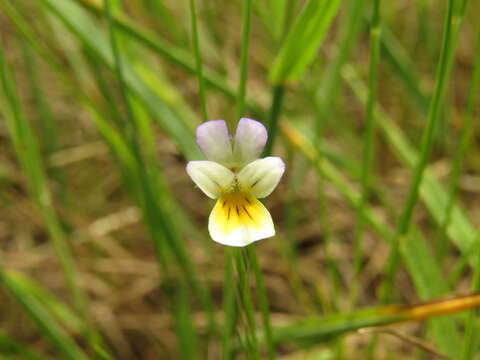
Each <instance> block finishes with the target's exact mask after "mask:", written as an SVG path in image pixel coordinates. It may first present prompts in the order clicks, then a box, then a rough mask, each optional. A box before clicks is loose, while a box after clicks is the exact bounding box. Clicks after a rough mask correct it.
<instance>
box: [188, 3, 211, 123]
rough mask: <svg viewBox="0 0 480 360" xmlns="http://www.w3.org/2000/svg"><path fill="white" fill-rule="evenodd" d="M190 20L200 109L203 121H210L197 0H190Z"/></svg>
mask: <svg viewBox="0 0 480 360" xmlns="http://www.w3.org/2000/svg"><path fill="white" fill-rule="evenodd" d="M189 4H190V20H191V27H192V43H193V52H194V54H195V64H196V73H197V81H198V90H199V95H200V109H201V112H202V119H203V121H208V111H207V98H206V90H205V80H204V78H203V65H202V55H201V51H200V39H199V34H198V26H197V20H198V18H197V5H196V3H195V0H190V2H189Z"/></svg>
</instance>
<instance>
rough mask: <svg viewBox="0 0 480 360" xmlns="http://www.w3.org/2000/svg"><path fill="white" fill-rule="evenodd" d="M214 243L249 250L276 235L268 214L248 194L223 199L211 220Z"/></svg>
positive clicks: (238, 194) (238, 193)
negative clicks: (262, 240) (243, 247)
mask: <svg viewBox="0 0 480 360" xmlns="http://www.w3.org/2000/svg"><path fill="white" fill-rule="evenodd" d="M209 230H210V235H211V236H212V238H213V240H215V241H217V242H219V243H222V244H226V245H231V246H246V245H248V244H250V243H252V242H254V241H257V240H260V239H264V238H267V237H271V236H273V235H275V230H274V228H273V222H272V218H271V216H270V213H269V212H268V210H267V209H266V208H265V206H263V204H262V203H261V202H260V201H258V200H257V199H256V198H255V197H253V196H252V195H250V194H248V193H244V192H232V193H227V194H224V195H222V196H221V197H220V198H219V199H218V200H217V203H216V204H215V207H214V208H213V210H212V213H211V215H210V220H209Z"/></svg>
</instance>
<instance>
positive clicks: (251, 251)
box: [246, 246, 276, 360]
mask: <svg viewBox="0 0 480 360" xmlns="http://www.w3.org/2000/svg"><path fill="white" fill-rule="evenodd" d="M246 251H247V253H248V258H249V260H250V264H251V267H252V270H253V273H254V275H255V283H256V285H257V296H258V303H259V305H260V310H261V312H262V321H263V330H264V332H265V342H266V345H267V353H268V357H267V358H268V359H269V360H273V359H275V356H276V355H275V345H274V343H273V335H272V326H271V324H270V309H269V306H268V297H267V292H266V290H265V283H264V281H263V275H262V270H261V268H260V265H259V264H258V259H257V254H256V252H255V248H254V247H252V246H249V247H247V249H246Z"/></svg>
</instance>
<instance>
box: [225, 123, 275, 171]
mask: <svg viewBox="0 0 480 360" xmlns="http://www.w3.org/2000/svg"><path fill="white" fill-rule="evenodd" d="M266 142H267V129H265V126H263V124H262V123H260V122H258V121H255V120H252V119H247V118H242V119H240V121H239V122H238V126H237V132H236V133H235V141H234V144H233V158H234V159H235V164H236V165H237V166H243V165H245V164H248V163H249V162H251V161H253V160H255V159H257V158H258V157H259V156H260V154H261V153H262V150H263V148H264V147H265V144H266Z"/></svg>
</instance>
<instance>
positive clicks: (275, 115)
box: [264, 85, 285, 156]
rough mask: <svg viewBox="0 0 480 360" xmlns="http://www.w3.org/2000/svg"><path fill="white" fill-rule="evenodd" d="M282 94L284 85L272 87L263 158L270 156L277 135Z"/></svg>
mask: <svg viewBox="0 0 480 360" xmlns="http://www.w3.org/2000/svg"><path fill="white" fill-rule="evenodd" d="M284 92H285V87H284V85H274V86H273V88H272V104H271V106H270V111H269V115H268V123H267V127H268V140H267V144H266V145H265V150H264V154H265V156H270V155H271V154H272V150H273V145H274V143H275V139H276V137H277V133H278V119H279V117H280V113H281V111H282V102H283V95H284Z"/></svg>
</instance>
